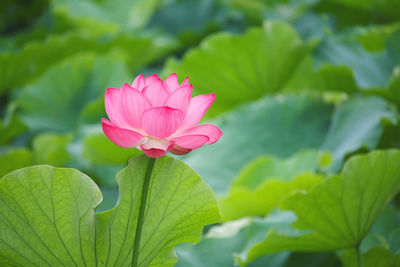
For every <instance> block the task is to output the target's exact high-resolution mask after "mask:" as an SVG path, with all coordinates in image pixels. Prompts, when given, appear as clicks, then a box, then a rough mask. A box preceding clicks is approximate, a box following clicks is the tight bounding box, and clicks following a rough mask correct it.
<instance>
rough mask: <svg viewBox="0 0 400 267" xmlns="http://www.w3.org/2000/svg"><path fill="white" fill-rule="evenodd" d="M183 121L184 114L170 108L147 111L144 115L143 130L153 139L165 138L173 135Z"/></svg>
mask: <svg viewBox="0 0 400 267" xmlns="http://www.w3.org/2000/svg"><path fill="white" fill-rule="evenodd" d="M182 119H183V112H182V111H181V110H179V109H173V108H169V107H158V108H151V109H148V110H146V111H145V112H144V113H143V115H142V124H143V129H144V130H145V131H146V133H147V134H149V135H150V136H152V137H156V138H165V137H168V136H170V135H171V134H173V133H174V132H175V131H176V129H177V128H178V126H179V124H180V123H181V121H182Z"/></svg>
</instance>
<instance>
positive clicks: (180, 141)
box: [102, 73, 222, 158]
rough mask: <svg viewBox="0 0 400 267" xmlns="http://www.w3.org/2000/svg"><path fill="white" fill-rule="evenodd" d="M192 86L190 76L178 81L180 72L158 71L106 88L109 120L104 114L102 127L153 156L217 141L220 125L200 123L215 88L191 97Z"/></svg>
mask: <svg viewBox="0 0 400 267" xmlns="http://www.w3.org/2000/svg"><path fill="white" fill-rule="evenodd" d="M192 89H193V86H192V84H190V83H189V77H186V78H185V80H184V81H183V82H182V83H181V84H179V82H178V76H177V75H176V73H173V74H171V75H169V76H168V77H167V78H166V79H165V80H164V81H163V80H162V79H160V78H159V77H158V75H157V74H153V75H151V76H148V77H144V76H143V74H140V75H139V76H137V77H136V78H135V79H134V81H133V83H132V85H129V84H128V83H125V84H124V85H123V86H122V87H121V88H120V89H116V88H108V89H107V90H106V93H105V99H104V100H105V108H106V112H107V115H108V117H109V119H110V120H106V119H102V128H103V132H104V134H105V135H106V136H107V137H108V138H109V139H110V140H111V141H112V142H113V143H114V144H116V145H117V146H120V147H125V148H130V147H136V148H137V149H140V150H142V151H143V152H144V153H145V154H146V155H147V156H149V157H153V158H158V157H161V156H164V155H165V154H166V153H167V152H168V151H169V152H171V153H173V154H176V155H184V154H187V153H189V152H191V151H192V150H194V149H197V148H200V147H201V146H203V145H204V144H208V145H209V144H213V143H215V142H217V141H218V140H219V139H220V138H221V136H222V132H221V130H220V129H219V128H218V127H217V126H215V125H211V124H203V125H198V124H199V122H200V120H201V119H202V118H203V116H204V114H205V113H206V112H207V110H208V109H209V108H210V106H211V105H212V104H213V102H214V100H215V98H216V94H207V95H198V96H195V97H192Z"/></svg>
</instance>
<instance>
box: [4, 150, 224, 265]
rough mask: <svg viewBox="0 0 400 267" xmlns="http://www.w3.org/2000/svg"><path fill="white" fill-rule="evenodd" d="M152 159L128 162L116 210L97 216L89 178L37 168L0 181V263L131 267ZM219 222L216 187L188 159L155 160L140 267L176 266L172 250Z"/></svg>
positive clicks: (96, 198) (95, 196)
mask: <svg viewBox="0 0 400 267" xmlns="http://www.w3.org/2000/svg"><path fill="white" fill-rule="evenodd" d="M148 164H149V158H147V157H145V156H141V157H136V158H133V159H132V160H130V161H129V165H128V167H127V168H125V169H124V170H122V171H121V172H120V173H119V174H118V176H117V180H118V183H119V186H120V194H121V198H120V200H119V203H118V205H117V206H116V207H114V208H113V209H111V210H108V211H106V212H103V213H97V214H95V213H94V210H95V208H96V206H97V205H98V204H99V203H100V202H101V200H102V195H101V192H100V190H99V189H98V187H97V186H96V184H95V183H94V182H93V181H92V180H91V179H90V178H89V177H88V176H86V175H85V174H83V173H80V172H79V171H77V170H73V169H58V168H54V167H51V166H35V167H29V168H25V169H21V170H18V171H15V172H12V173H11V174H8V175H7V176H5V177H3V178H2V179H0V201H1V205H0V214H1V216H0V225H1V229H4V231H1V232H0V240H1V241H0V262H1V263H2V264H4V265H11V266H15V265H17V266H19V265H23V266H31V265H38V266H71V265H72V266H98V265H100V266H130V264H131V257H132V248H133V241H134V239H135V229H136V225H137V220H138V211H139V205H140V202H141V196H142V193H143V192H142V184H143V182H144V176H145V172H146V169H147V165H148ZM218 220H219V212H218V208H217V204H216V201H215V198H214V196H213V193H212V191H211V189H210V188H209V187H208V186H207V185H206V184H205V183H204V182H203V181H202V180H201V178H200V177H199V176H198V175H197V174H196V173H195V172H194V171H193V170H191V169H190V168H189V167H188V166H186V165H184V164H183V163H182V162H180V161H178V160H175V159H171V158H167V157H164V158H160V159H157V161H156V164H155V169H154V171H153V175H152V177H151V184H150V192H149V196H148V201H147V205H146V215H145V217H144V224H143V230H142V235H141V243H140V253H139V266H149V265H150V266H173V264H174V263H175V262H176V256H175V255H174V253H173V249H174V246H175V245H176V244H178V243H182V242H197V241H198V240H199V239H200V235H201V231H202V228H203V226H204V225H205V224H210V223H215V222H217V221H218Z"/></svg>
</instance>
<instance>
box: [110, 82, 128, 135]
mask: <svg viewBox="0 0 400 267" xmlns="http://www.w3.org/2000/svg"><path fill="white" fill-rule="evenodd" d="M104 105H105V107H106V113H107V115H108V117H109V118H110V120H111V121H112V122H113V123H114V124H115V125H118V126H119V127H122V128H130V125H129V123H128V122H127V120H126V119H125V114H124V110H123V108H122V92H121V90H119V89H117V88H108V89H107V90H106V94H105V96H104Z"/></svg>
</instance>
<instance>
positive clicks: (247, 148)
mask: <svg viewBox="0 0 400 267" xmlns="http://www.w3.org/2000/svg"><path fill="white" fill-rule="evenodd" d="M331 112H332V105H330V104H326V103H324V102H323V101H322V100H321V99H320V98H316V97H311V96H307V95H286V96H281V95H279V96H274V97H268V98H264V99H262V100H260V101H258V102H255V103H252V104H251V105H244V106H241V107H239V108H237V109H235V110H234V111H233V112H231V113H228V114H226V115H225V116H222V117H221V118H220V119H218V120H216V121H214V122H213V123H215V124H216V125H218V126H219V127H220V128H221V130H222V132H223V133H224V135H223V136H222V138H221V139H220V140H219V141H218V142H217V143H216V144H214V145H212V146H207V147H203V148H201V149H200V151H201V152H200V151H199V152H193V153H191V154H189V155H188V156H187V157H186V158H184V161H186V162H187V163H188V164H189V165H190V166H192V167H193V168H194V169H195V170H196V171H197V172H199V173H200V175H201V176H202V178H203V179H205V180H206V182H207V183H208V184H209V185H210V186H211V188H213V190H214V192H216V193H217V194H224V193H226V192H227V191H228V188H229V186H230V184H231V182H232V181H233V179H234V178H235V177H236V176H237V175H238V173H239V171H240V170H241V169H242V168H243V167H244V166H246V165H247V164H248V163H249V162H250V161H252V160H253V159H255V158H256V157H257V156H260V155H265V154H271V155H276V156H278V157H288V156H290V155H292V154H293V153H295V152H297V151H299V150H302V149H305V148H318V147H320V146H321V144H322V143H323V141H324V138H325V136H326V134H327V130H328V127H329V123H330V117H331Z"/></svg>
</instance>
